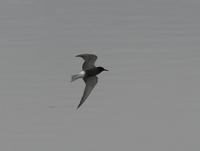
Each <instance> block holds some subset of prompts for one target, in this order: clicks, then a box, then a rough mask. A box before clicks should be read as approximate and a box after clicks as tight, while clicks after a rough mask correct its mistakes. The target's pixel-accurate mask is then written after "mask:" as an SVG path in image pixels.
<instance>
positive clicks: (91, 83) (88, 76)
mask: <svg viewBox="0 0 200 151" xmlns="http://www.w3.org/2000/svg"><path fill="white" fill-rule="evenodd" d="M76 57H81V58H83V59H84V63H83V65H82V70H83V71H82V72H80V73H79V74H76V75H73V76H72V81H74V80H76V79H78V78H83V80H84V82H85V84H86V86H85V90H84V93H83V96H82V98H81V101H80V103H79V105H78V106H77V109H78V108H79V107H80V106H81V105H82V104H83V103H84V102H85V100H86V99H87V97H88V96H89V95H90V93H91V91H92V90H93V88H94V87H95V85H96V84H97V82H98V77H97V76H96V75H98V74H100V73H101V72H103V71H108V70H107V69H104V68H103V67H96V66H95V61H96V59H97V56H96V55H93V54H80V55H77V56H76Z"/></svg>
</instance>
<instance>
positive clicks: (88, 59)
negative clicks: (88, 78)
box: [76, 54, 97, 70]
mask: <svg viewBox="0 0 200 151" xmlns="http://www.w3.org/2000/svg"><path fill="white" fill-rule="evenodd" d="M76 57H81V58H83V59H84V60H85V62H84V63H83V65H82V69H83V70H88V69H90V68H93V67H95V61H96V60H97V56H96V55H93V54H80V55H77V56H76Z"/></svg>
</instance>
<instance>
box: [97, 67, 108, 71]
mask: <svg viewBox="0 0 200 151" xmlns="http://www.w3.org/2000/svg"><path fill="white" fill-rule="evenodd" d="M97 68H98V70H99V71H100V72H102V71H108V70H107V69H104V68H103V67H97Z"/></svg>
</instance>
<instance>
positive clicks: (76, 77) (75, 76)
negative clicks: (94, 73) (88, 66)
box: [71, 74, 83, 82]
mask: <svg viewBox="0 0 200 151" xmlns="http://www.w3.org/2000/svg"><path fill="white" fill-rule="evenodd" d="M82 77H83V75H81V74H75V75H72V76H71V82H73V81H75V80H77V79H79V78H82Z"/></svg>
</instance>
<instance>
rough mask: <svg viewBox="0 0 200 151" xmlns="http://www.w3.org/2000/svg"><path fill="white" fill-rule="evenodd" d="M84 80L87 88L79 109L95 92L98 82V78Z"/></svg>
mask: <svg viewBox="0 0 200 151" xmlns="http://www.w3.org/2000/svg"><path fill="white" fill-rule="evenodd" d="M83 80H84V81H85V84H86V86H85V90H84V93H83V96H82V98H81V101H80V103H79V105H78V107H77V109H78V108H79V107H80V106H81V105H82V104H83V103H84V102H85V100H86V99H87V97H88V96H89V95H90V93H91V91H92V90H93V88H94V87H95V85H96V84H97V82H98V78H97V77H96V76H92V77H88V78H84V79H83Z"/></svg>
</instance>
